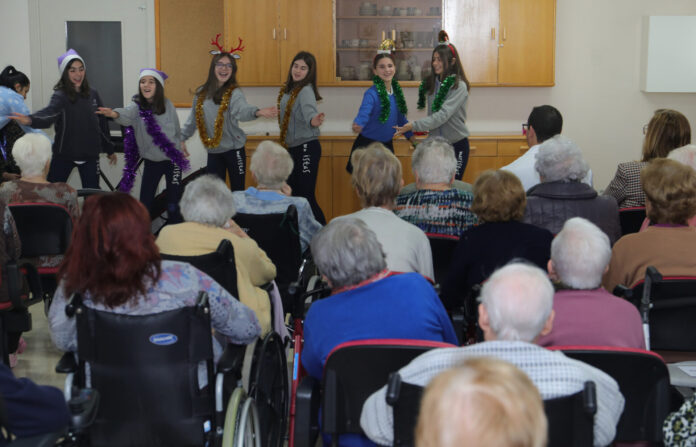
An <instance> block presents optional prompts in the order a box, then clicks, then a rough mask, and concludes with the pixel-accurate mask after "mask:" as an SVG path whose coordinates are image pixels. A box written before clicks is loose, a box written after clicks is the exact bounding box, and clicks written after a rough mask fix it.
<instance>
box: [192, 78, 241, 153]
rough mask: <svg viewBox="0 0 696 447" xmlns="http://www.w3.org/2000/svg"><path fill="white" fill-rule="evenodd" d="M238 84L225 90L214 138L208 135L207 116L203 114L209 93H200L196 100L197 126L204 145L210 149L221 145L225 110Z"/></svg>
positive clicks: (216, 120)
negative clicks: (204, 103)
mask: <svg viewBox="0 0 696 447" xmlns="http://www.w3.org/2000/svg"><path fill="white" fill-rule="evenodd" d="M235 88H237V87H236V86H232V87H230V88H228V89H227V90H225V93H224V94H223V95H222V101H220V107H219V108H218V113H217V117H216V118H215V126H214V129H215V134H214V135H213V138H210V137H209V136H208V129H207V128H206V127H205V116H204V115H203V102H204V101H205V97H206V95H207V92H206V91H202V92H200V93H199V94H198V101H197V102H196V126H197V127H198V133H199V134H200V136H201V141H202V142H203V146H205V147H206V148H208V149H213V148H216V147H218V146H219V145H220V140H222V125H223V124H224V122H225V112H226V111H227V108H228V107H229V106H230V97H231V96H232V92H233V91H234V89H235Z"/></svg>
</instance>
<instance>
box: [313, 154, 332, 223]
mask: <svg viewBox="0 0 696 447" xmlns="http://www.w3.org/2000/svg"><path fill="white" fill-rule="evenodd" d="M321 154H322V155H321V158H320V159H319V170H318V171H317V184H316V186H315V187H314V197H316V198H317V203H318V204H319V207H320V208H321V210H322V211H323V212H324V217H325V218H326V221H327V222H328V221H329V220H331V218H332V217H333V206H332V203H333V200H332V199H333V198H332V192H331V191H332V187H333V181H332V179H333V170H332V169H331V168H332V166H331V142H330V141H322V142H321Z"/></svg>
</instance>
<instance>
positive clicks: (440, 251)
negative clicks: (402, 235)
mask: <svg viewBox="0 0 696 447" xmlns="http://www.w3.org/2000/svg"><path fill="white" fill-rule="evenodd" d="M428 241H429V242H430V250H432V252H433V269H434V272H435V278H432V280H433V281H434V282H435V284H442V282H443V281H444V280H445V278H446V276H447V272H448V271H449V266H450V263H451V262H452V255H453V254H454V249H455V248H456V247H457V244H458V243H459V238H458V237H454V236H445V235H437V234H432V233H428Z"/></svg>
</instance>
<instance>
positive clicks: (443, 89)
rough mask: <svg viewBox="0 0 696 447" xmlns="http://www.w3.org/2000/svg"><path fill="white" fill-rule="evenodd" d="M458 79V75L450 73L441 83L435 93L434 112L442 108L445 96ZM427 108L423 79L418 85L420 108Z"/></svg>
mask: <svg viewBox="0 0 696 447" xmlns="http://www.w3.org/2000/svg"><path fill="white" fill-rule="evenodd" d="M456 79H457V76H456V75H453V74H451V75H449V76H447V77H446V78H445V80H444V81H442V83H441V84H440V89H439V90H438V91H437V94H436V95H435V99H434V100H433V109H432V113H435V112H437V111H438V110H440V108H442V103H443V102H445V96H447V93H449V90H450V88H452V84H454V81H455V80H456ZM424 108H425V84H424V82H423V81H422V82H421V83H420V85H419V86H418V109H424Z"/></svg>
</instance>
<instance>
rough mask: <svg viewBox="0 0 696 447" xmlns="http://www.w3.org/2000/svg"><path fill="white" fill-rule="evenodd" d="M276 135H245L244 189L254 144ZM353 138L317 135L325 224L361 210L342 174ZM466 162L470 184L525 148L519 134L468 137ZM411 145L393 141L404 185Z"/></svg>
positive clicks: (410, 178) (319, 191) (409, 174)
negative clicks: (320, 150) (319, 142)
mask: <svg viewBox="0 0 696 447" xmlns="http://www.w3.org/2000/svg"><path fill="white" fill-rule="evenodd" d="M277 138H278V137H277V136H256V135H252V136H249V138H248V140H247V144H246V149H247V175H246V186H247V187H248V186H251V185H253V184H254V182H253V179H252V178H251V173H250V172H248V167H249V165H250V158H251V155H252V154H253V153H254V149H255V148H256V146H258V144H259V143H260V142H261V141H263V140H267V139H276V140H277ZM354 139H355V137H354V136H350V135H333V136H332V135H326V136H321V137H320V138H319V140H320V141H321V149H322V156H321V160H320V162H319V173H318V177H317V187H316V190H315V194H316V197H317V202H318V203H319V206H320V207H321V209H322V210H323V211H324V215H325V216H326V219H327V221H328V220H331V219H332V218H334V217H336V216H342V215H344V214H349V213H352V212H354V211H357V210H359V209H360V208H361V206H360V200H359V199H358V197H357V195H356V194H355V191H354V190H353V187H352V186H351V182H350V175H349V174H348V172H346V163H347V162H348V157H349V156H350V148H351V147H352V146H353V140H354ZM469 143H470V154H469V163H468V164H467V168H466V171H465V172H464V181H465V182H468V183H473V182H474V181H475V180H476V177H478V175H479V174H480V173H481V172H483V171H485V170H486V169H498V168H501V167H502V166H505V165H507V164H508V163H510V162H512V161H514V160H515V159H516V158H517V157H519V156H520V155H522V154H523V153H524V152H526V151H527V149H529V148H528V147H527V142H526V140H525V138H524V137H523V136H521V135H510V136H500V135H498V136H496V135H490V136H473V137H469ZM412 153H413V151H412V149H411V144H410V143H409V142H408V141H406V140H398V141H395V142H394V154H395V155H396V158H398V159H399V161H400V162H401V166H402V169H403V177H404V184H408V183H412V182H414V181H415V179H414V176H413V171H411V155H412Z"/></svg>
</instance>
